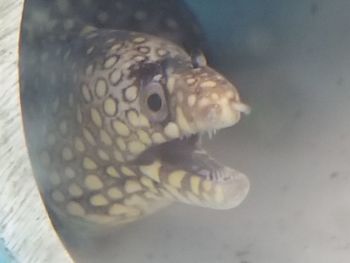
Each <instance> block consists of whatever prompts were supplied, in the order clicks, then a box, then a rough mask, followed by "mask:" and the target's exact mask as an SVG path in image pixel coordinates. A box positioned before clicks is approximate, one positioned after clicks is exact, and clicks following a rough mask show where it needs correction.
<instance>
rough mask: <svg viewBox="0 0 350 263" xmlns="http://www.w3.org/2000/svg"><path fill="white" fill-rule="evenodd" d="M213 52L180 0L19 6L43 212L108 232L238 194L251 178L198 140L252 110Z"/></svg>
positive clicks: (36, 1)
mask: <svg viewBox="0 0 350 263" xmlns="http://www.w3.org/2000/svg"><path fill="white" fill-rule="evenodd" d="M208 50H209V49H208V48H207V44H206V41H205V37H204V34H203V31H202V29H201V26H200V23H199V22H198V21H197V19H196V17H195V15H194V14H193V13H192V11H191V9H190V8H189V7H188V6H187V5H186V4H185V2H183V1H179V0H167V1H164V0H134V1H131V0H116V1H112V0H101V1H93V0H75V1H73V0H55V1H44V0H26V1H25V4H24V12H23V19H22V24H21V35H20V51H19V52H20V61H19V69H20V99H21V107H22V116H23V126H24V131H25V136H26V142H27V148H28V151H29V155H30V159H31V164H32V168H33V171H34V176H35V179H36V182H37V185H38V188H39V191H40V194H41V196H42V199H43V201H44V204H45V206H46V208H47V209H48V211H50V213H52V214H54V215H55V216H57V217H59V218H63V219H65V220H66V222H68V223H70V222H79V223H83V224H88V225H91V226H103V227H114V226H116V225H122V224H125V223H130V222H133V221H135V220H139V219H141V218H143V217H145V216H147V215H149V214H151V213H154V212H155V211H158V210H159V209H161V208H163V207H165V206H168V205H170V204H171V203H173V202H180V203H185V204H188V205H194V206H200V207H205V208H210V209H231V208H234V207H236V206H238V205H239V204H240V203H241V202H242V201H243V200H244V199H245V197H246V196H247V194H248V192H249V180H248V178H247V176H246V175H244V174H243V173H241V172H239V171H237V170H235V169H233V168H230V167H228V166H225V165H222V164H221V163H220V162H218V161H217V160H215V159H214V158H213V157H211V156H210V155H209V154H208V153H207V152H206V151H205V149H204V148H203V146H202V142H201V137H202V136H203V135H205V134H209V135H213V134H215V132H216V131H218V130H221V129H223V128H227V127H230V126H233V125H235V124H236V123H237V122H238V121H239V120H240V118H241V115H242V113H249V111H250V108H249V106H247V105H246V104H245V103H243V102H242V101H241V99H240V96H239V93H238V91H237V89H236V87H235V86H234V85H233V84H232V83H231V82H230V81H229V80H228V79H227V78H225V77H224V76H223V75H222V74H220V73H219V72H218V71H216V70H215V69H213V68H212V67H211V66H210V65H209V63H208V62H207V60H206V54H209V52H210V51H208ZM215 52H219V51H218V50H214V52H213V53H214V54H215Z"/></svg>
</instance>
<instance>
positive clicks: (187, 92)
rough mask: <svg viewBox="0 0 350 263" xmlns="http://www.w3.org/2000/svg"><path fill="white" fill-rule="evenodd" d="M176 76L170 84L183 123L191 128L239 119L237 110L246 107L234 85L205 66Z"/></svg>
mask: <svg viewBox="0 0 350 263" xmlns="http://www.w3.org/2000/svg"><path fill="white" fill-rule="evenodd" d="M178 79H179V80H178V82H177V83H176V84H175V88H174V93H175V95H176V96H175V98H176V100H177V101H176V104H177V105H180V106H181V108H182V109H183V113H184V114H183V115H184V116H185V118H186V120H187V122H188V125H187V126H189V127H191V128H192V130H193V131H194V132H203V131H210V130H217V129H222V128H225V127H229V126H232V125H234V124H236V123H237V122H238V121H239V120H240V117H241V113H249V111H250V108H249V106H247V105H245V104H244V103H242V102H241V100H240V97H239V94H238V91H237V89H236V88H235V86H234V85H233V84H232V83H230V82H229V81H228V80H227V79H226V78H224V77H223V76H222V75H221V74H220V73H218V72H216V71H215V70H213V69H211V68H209V67H206V66H205V67H200V68H195V69H191V71H190V72H186V73H185V74H181V75H180V77H179V78H178ZM177 115H178V114H177ZM177 117H178V118H179V116H177ZM181 117H182V116H181ZM180 122H181V120H180Z"/></svg>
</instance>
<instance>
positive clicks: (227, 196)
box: [152, 134, 249, 209]
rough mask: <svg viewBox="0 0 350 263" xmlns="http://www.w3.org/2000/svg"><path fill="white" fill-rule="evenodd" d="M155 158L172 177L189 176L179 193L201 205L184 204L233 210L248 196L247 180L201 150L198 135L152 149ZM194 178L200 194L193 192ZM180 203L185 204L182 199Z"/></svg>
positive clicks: (189, 202) (193, 202)
mask: <svg viewBox="0 0 350 263" xmlns="http://www.w3.org/2000/svg"><path fill="white" fill-rule="evenodd" d="M152 154H153V157H154V158H157V159H159V160H160V161H161V164H162V166H163V167H166V170H168V172H169V174H171V172H173V171H184V172H186V175H185V177H187V178H184V179H183V182H184V184H183V185H182V186H181V189H179V192H180V193H183V194H184V195H185V193H187V195H188V193H189V192H190V193H191V194H193V195H195V196H197V197H198V202H196V201H193V200H190V201H188V202H186V201H185V203H188V204H191V205H196V206H203V207H209V208H213V209H230V208H233V207H236V206H238V205H239V204H240V203H241V202H242V201H243V200H244V199H245V197H246V196H247V194H248V192H249V180H248V178H247V177H246V176H245V175H244V174H242V173H240V172H238V171H236V170H234V169H232V168H230V167H227V166H225V165H222V164H220V163H219V162H218V161H216V160H215V159H214V158H212V157H211V156H210V155H209V154H208V153H207V152H206V151H205V150H204V149H203V148H202V147H201V145H200V135H198V134H196V135H192V136H190V137H186V138H182V139H175V140H172V141H170V142H166V143H163V144H161V145H158V146H156V147H155V148H154V149H152ZM162 176H165V177H166V176H168V174H164V175H162ZM191 178H192V179H193V178H199V181H200V182H199V188H198V189H199V190H198V189H197V190H195V189H194V188H195V187H194V186H193V185H192V183H191V180H192V179H191ZM194 180H196V179H194ZM186 182H187V183H186ZM179 201H181V202H184V201H183V199H181V200H179Z"/></svg>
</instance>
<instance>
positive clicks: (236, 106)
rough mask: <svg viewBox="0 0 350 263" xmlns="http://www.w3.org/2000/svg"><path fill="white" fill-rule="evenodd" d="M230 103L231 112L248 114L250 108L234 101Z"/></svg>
mask: <svg viewBox="0 0 350 263" xmlns="http://www.w3.org/2000/svg"><path fill="white" fill-rule="evenodd" d="M230 102H231V107H232V109H233V110H236V111H239V112H242V113H244V114H250V112H251V108H250V107H249V106H248V105H247V104H244V103H242V102H239V101H234V100H230Z"/></svg>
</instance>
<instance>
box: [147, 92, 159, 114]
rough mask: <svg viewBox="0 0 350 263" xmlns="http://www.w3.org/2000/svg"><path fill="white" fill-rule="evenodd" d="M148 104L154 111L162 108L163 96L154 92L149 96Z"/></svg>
mask: <svg viewBox="0 0 350 263" xmlns="http://www.w3.org/2000/svg"><path fill="white" fill-rule="evenodd" d="M147 105H148V108H150V109H151V110H152V111H154V112H157V111H159V110H160V109H161V108H162V98H161V97H160V96H159V94H157V93H153V94H151V95H149V96H148V99H147Z"/></svg>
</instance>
